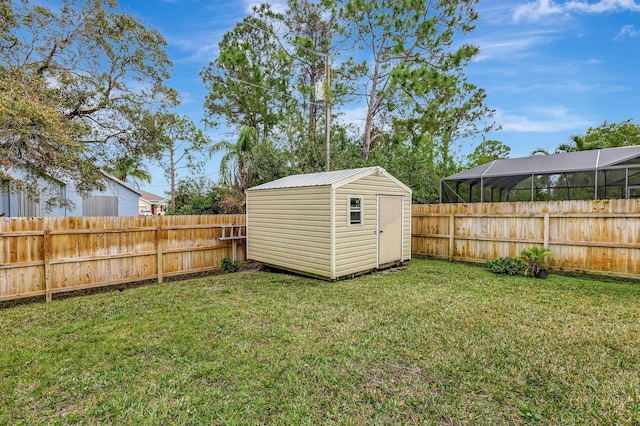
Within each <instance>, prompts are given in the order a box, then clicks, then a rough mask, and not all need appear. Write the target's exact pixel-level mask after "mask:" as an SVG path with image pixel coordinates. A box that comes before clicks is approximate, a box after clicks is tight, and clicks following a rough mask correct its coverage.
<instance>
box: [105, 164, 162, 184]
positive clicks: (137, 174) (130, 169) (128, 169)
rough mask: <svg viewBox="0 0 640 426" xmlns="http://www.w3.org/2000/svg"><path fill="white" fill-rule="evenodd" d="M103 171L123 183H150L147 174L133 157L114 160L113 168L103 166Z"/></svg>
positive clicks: (149, 176)
mask: <svg viewBox="0 0 640 426" xmlns="http://www.w3.org/2000/svg"><path fill="white" fill-rule="evenodd" d="M103 169H104V171H105V172H107V173H109V174H110V175H112V176H113V177H115V178H118V179H120V180H121V181H123V182H128V183H131V181H133V183H135V184H136V185H137V184H138V182H137V181H144V182H147V183H150V182H151V175H150V174H149V172H147V170H146V169H145V168H144V166H143V165H142V164H141V161H140V160H139V159H136V158H133V157H120V158H118V159H116V161H115V162H114V163H113V166H105V167H103Z"/></svg>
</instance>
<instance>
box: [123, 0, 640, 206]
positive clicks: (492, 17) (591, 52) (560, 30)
mask: <svg viewBox="0 0 640 426" xmlns="http://www.w3.org/2000/svg"><path fill="white" fill-rule="evenodd" d="M255 3H256V2H255V1H252V0H236V1H229V0H147V1H140V0H120V1H119V4H120V6H121V8H122V10H123V11H124V12H126V13H129V14H131V15H134V16H136V17H137V18H139V19H140V20H141V21H142V22H143V23H144V24H145V25H146V26H149V27H153V28H156V29H157V30H159V31H160V32H161V33H162V34H163V35H164V36H165V38H166V39H167V42H168V53H169V55H170V57H171V59H172V61H173V63H174V70H173V76H172V78H171V80H170V81H169V85H171V86H172V87H174V88H175V89H177V90H178V91H179V92H180V94H181V97H182V101H183V102H182V105H180V107H178V109H177V112H178V113H180V114H184V115H187V116H188V117H190V118H191V119H192V120H193V121H194V122H195V123H197V124H198V125H200V127H202V128H203V129H205V127H204V124H202V122H201V121H202V118H203V116H204V109H203V104H204V98H205V95H206V88H205V86H204V84H203V83H202V80H201V78H200V76H199V73H200V71H201V70H202V69H203V68H204V67H206V66H207V64H208V63H209V62H211V61H212V60H213V59H214V58H215V57H216V56H217V54H218V43H219V41H220V40H221V38H222V36H223V35H224V33H225V32H227V31H229V30H231V29H232V28H233V27H234V26H235V24H236V23H237V22H238V21H240V20H241V19H242V18H243V17H245V16H247V15H248V14H249V13H250V10H251V6H252V5H253V4H255ZM269 3H271V4H272V6H273V7H274V9H275V10H278V11H284V10H285V7H284V4H285V3H286V0H275V1H269ZM476 10H477V11H478V13H479V19H478V21H477V23H476V29H475V30H474V31H473V32H471V33H470V34H467V35H466V36H465V37H464V38H458V39H457V42H458V43H471V44H474V45H477V46H478V47H479V48H480V53H479V55H478V56H477V57H476V58H475V59H474V60H473V61H472V62H471V63H470V64H469V65H468V67H467V68H466V75H467V77H468V80H469V81H470V82H471V83H473V84H475V85H477V86H479V87H481V88H483V89H485V91H486V94H487V98H486V104H487V105H488V106H489V107H490V108H492V109H494V110H495V111H496V114H495V117H494V120H495V121H496V124H498V125H499V126H501V130H499V131H495V132H491V133H489V134H487V135H486V139H487V140H489V139H495V140H499V141H501V142H503V143H504V144H506V145H508V146H510V147H511V157H525V156H528V155H529V154H530V153H531V151H533V150H534V149H536V148H544V149H547V150H549V151H550V152H553V151H554V150H555V148H556V147H557V146H558V145H560V144H562V143H566V142H568V141H569V138H570V137H571V136H572V135H576V134H584V133H585V132H586V130H587V129H588V128H589V127H595V126H599V125H601V124H602V123H603V122H604V121H607V122H609V123H615V122H621V121H624V120H627V119H633V120H634V122H635V123H636V124H639V123H640V0H570V1H562V0H555V1H554V0H536V1H527V0H514V1H503V0H481V1H480V4H479V5H478V6H477V8H476ZM363 111H364V110H363V108H362V106H361V105H349V106H346V107H345V109H344V110H343V111H342V113H343V114H344V119H345V120H356V122H357V121H362V119H363V118H364V113H363ZM205 131H206V133H207V134H208V135H209V136H210V137H211V139H212V140H213V141H214V142H216V141H219V140H221V139H224V138H226V139H232V140H233V139H235V138H234V137H233V136H229V135H228V134H225V132H226V130H224V129H222V130H219V131H216V130H215V129H205ZM481 141H482V138H481V137H477V138H475V139H472V140H465V141H463V142H462V143H460V144H459V145H458V146H457V150H458V154H459V155H460V156H462V155H466V154H468V153H469V152H471V151H472V150H473V149H474V148H475V147H476V146H477V145H478V144H480V143H481ZM221 156H222V154H218V155H216V156H214V157H213V158H212V159H211V160H209V161H208V162H207V165H206V167H205V171H204V172H203V174H204V175H206V176H207V177H208V178H209V179H211V180H213V181H214V182H215V181H217V180H218V178H219V174H218V169H219V164H220V157H221ZM149 170H150V172H151V174H152V177H153V180H152V182H151V184H146V183H145V184H143V185H142V189H145V190H147V191H149V192H152V193H155V194H158V195H163V194H165V193H166V192H167V191H168V190H169V185H168V182H167V180H166V179H165V178H164V176H163V173H162V171H161V170H159V169H158V168H157V167H154V166H153V165H149ZM178 177H179V178H188V177H194V176H189V174H188V171H184V170H183V171H182V172H181V174H180V175H179V176H178Z"/></svg>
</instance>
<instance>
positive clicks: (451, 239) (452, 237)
mask: <svg viewBox="0 0 640 426" xmlns="http://www.w3.org/2000/svg"><path fill="white" fill-rule="evenodd" d="M454 220H455V215H454V214H453V213H451V214H450V215H449V260H450V261H451V260H453V248H454V242H455V235H454V234H455V232H456V227H455V224H454Z"/></svg>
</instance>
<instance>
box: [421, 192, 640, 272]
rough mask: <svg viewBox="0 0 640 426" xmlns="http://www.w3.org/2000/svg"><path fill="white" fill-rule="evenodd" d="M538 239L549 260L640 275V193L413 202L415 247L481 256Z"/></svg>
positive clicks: (516, 249) (429, 252)
mask: <svg viewBox="0 0 640 426" xmlns="http://www.w3.org/2000/svg"><path fill="white" fill-rule="evenodd" d="M533 245H537V246H543V247H548V248H549V249H550V250H551V251H552V252H553V253H554V254H555V256H552V257H549V258H547V260H548V263H549V265H550V266H551V267H552V268H557V269H561V270H570V271H584V272H588V273H597V274H611V275H618V276H625V277H632V278H640V200H637V199H631V200H595V201H557V202H532V203H474V204H429V205H415V206H413V223H412V250H411V251H412V253H413V254H415V255H426V256H435V257H443V258H449V259H456V260H463V261H472V262H484V261H487V260H490V259H497V258H500V257H503V256H508V257H516V256H518V255H519V254H520V250H522V249H523V248H526V247H531V246H533Z"/></svg>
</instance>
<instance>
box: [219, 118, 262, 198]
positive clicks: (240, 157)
mask: <svg viewBox="0 0 640 426" xmlns="http://www.w3.org/2000/svg"><path fill="white" fill-rule="evenodd" d="M257 143H258V131H257V130H256V128H255V127H244V128H243V129H242V130H241V131H240V135H239V136H238V141H237V142H236V143H235V144H233V143H231V142H228V141H225V140H223V141H220V142H218V143H216V144H214V145H213V146H212V147H211V153H212V154H213V153H215V152H219V151H226V154H225V155H224V156H223V157H222V159H221V160H220V175H221V176H222V179H223V181H224V182H225V183H226V184H227V185H229V186H230V187H232V188H234V189H235V190H236V191H238V192H240V193H241V194H244V191H245V190H246V189H247V188H248V187H249V185H250V183H251V181H252V180H253V179H254V178H255V175H256V173H255V170H254V167H253V155H254V152H255V147H256V145H257Z"/></svg>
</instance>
